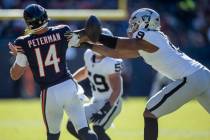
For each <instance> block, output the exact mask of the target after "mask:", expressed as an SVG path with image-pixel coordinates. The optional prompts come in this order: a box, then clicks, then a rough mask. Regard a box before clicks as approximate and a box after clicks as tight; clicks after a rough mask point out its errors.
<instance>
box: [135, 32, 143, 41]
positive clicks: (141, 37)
mask: <svg viewBox="0 0 210 140" xmlns="http://www.w3.org/2000/svg"><path fill="white" fill-rule="evenodd" d="M143 37H144V32H142V31H139V32H138V33H137V35H136V38H138V39H143Z"/></svg>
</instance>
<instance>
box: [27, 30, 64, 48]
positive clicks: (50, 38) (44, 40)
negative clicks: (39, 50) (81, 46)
mask: <svg viewBox="0 0 210 140" xmlns="http://www.w3.org/2000/svg"><path fill="white" fill-rule="evenodd" d="M60 40H61V36H60V34H59V33H55V34H50V35H46V36H42V37H39V38H35V39H31V40H28V46H29V47H30V48H31V47H32V46H33V47H36V46H40V45H46V44H50V43H54V42H57V41H60Z"/></svg>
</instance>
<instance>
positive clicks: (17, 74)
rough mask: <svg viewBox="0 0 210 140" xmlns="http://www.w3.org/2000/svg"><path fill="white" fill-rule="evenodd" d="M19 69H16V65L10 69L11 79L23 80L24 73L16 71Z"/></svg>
mask: <svg viewBox="0 0 210 140" xmlns="http://www.w3.org/2000/svg"><path fill="white" fill-rule="evenodd" d="M16 69H17V68H15V65H13V66H12V67H11V68H10V77H11V79H12V80H18V79H20V78H21V76H22V75H23V73H24V71H22V72H21V71H19V72H17V70H16Z"/></svg>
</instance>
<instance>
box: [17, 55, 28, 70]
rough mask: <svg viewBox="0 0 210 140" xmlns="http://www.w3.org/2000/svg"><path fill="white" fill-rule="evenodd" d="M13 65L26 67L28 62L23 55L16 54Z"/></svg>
mask: <svg viewBox="0 0 210 140" xmlns="http://www.w3.org/2000/svg"><path fill="white" fill-rule="evenodd" d="M15 63H16V64H18V65H19V66H21V67H26V66H27V64H28V60H27V57H26V56H25V54H22V53H17V56H16V60H15Z"/></svg>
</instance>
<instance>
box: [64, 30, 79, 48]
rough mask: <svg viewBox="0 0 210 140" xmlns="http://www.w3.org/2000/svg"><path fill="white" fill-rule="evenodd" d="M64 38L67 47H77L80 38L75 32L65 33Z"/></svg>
mask: <svg viewBox="0 0 210 140" xmlns="http://www.w3.org/2000/svg"><path fill="white" fill-rule="evenodd" d="M64 36H65V37H66V38H67V41H68V47H79V45H80V43H79V42H80V36H79V34H78V33H77V32H72V31H69V32H66V33H65V34H64Z"/></svg>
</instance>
